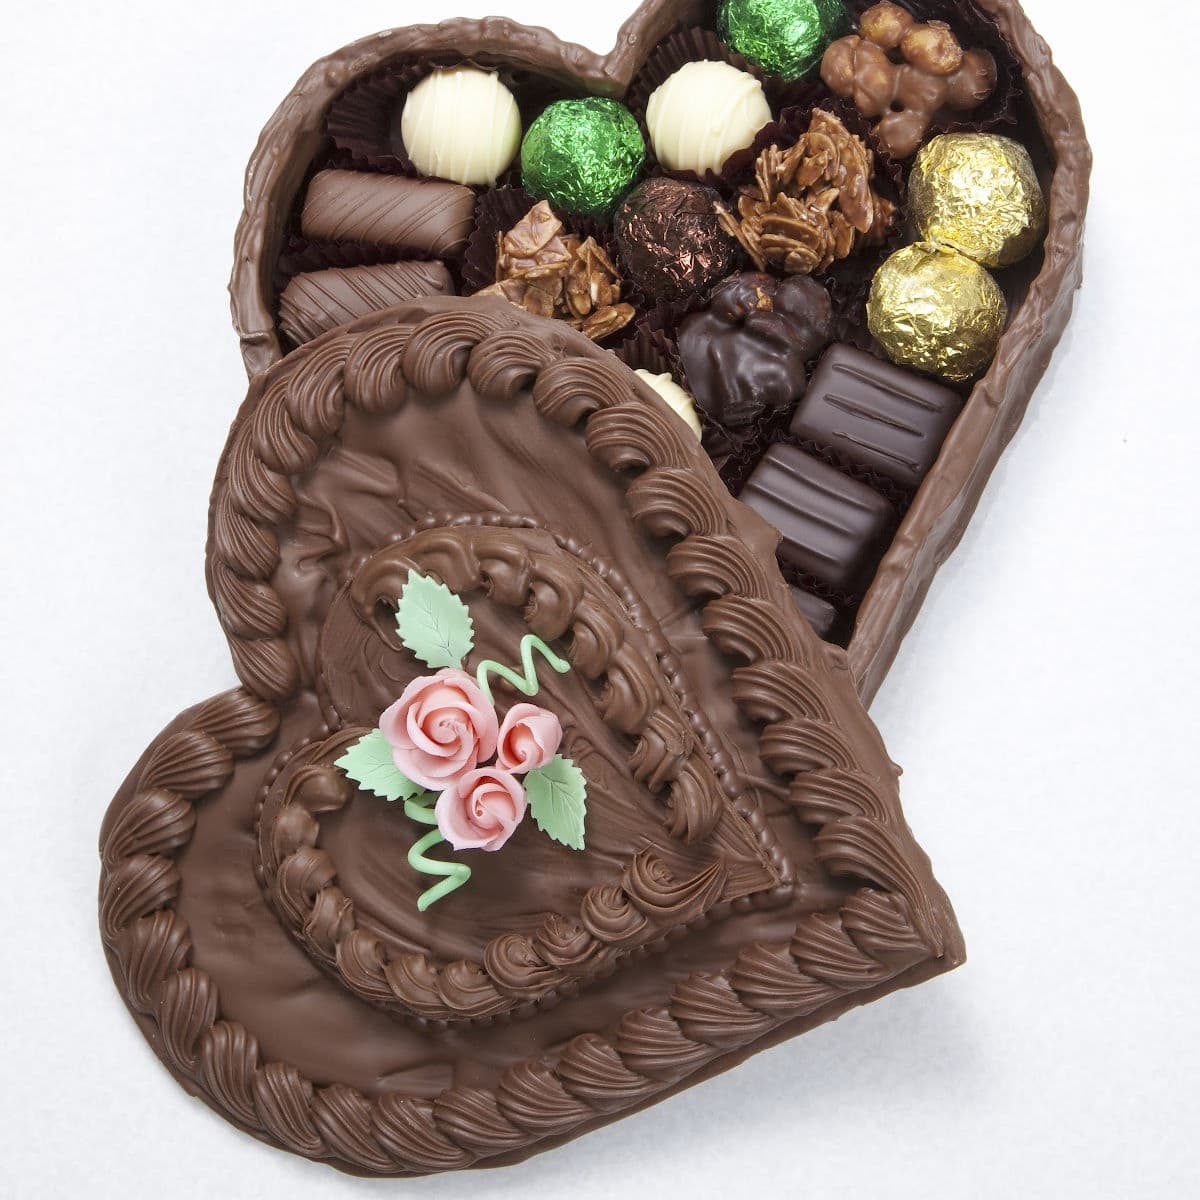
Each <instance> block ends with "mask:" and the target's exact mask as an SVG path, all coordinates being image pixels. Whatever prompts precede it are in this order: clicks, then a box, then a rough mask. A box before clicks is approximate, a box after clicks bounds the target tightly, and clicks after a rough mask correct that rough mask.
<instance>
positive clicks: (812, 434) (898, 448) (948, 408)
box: [792, 345, 963, 489]
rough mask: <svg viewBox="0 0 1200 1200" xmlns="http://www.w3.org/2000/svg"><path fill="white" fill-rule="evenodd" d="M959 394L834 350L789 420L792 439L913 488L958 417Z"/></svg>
mask: <svg viewBox="0 0 1200 1200" xmlns="http://www.w3.org/2000/svg"><path fill="white" fill-rule="evenodd" d="M962 406H963V400H962V397H961V396H959V395H958V393H957V392H953V391H951V390H950V389H949V388H948V387H943V386H942V384H940V383H935V382H934V381H933V380H932V379H926V378H924V377H923V376H920V375H914V374H912V373H911V372H909V371H905V370H903V369H902V368H900V367H894V366H892V364H891V363H886V362H881V361H880V360H879V359H878V358H875V357H874V356H873V355H871V354H867V353H865V352H864V351H862V350H858V349H856V348H855V347H853V346H844V345H838V346H831V347H830V348H829V349H828V350H827V351H826V352H825V354H824V356H823V357H822V358H821V361H820V362H819V363H818V364H817V369H816V370H815V371H814V372H813V377H812V382H811V383H810V384H809V385H808V391H806V392H805V394H804V398H803V399H802V400H801V401H800V404H799V406H798V407H797V409H796V414H795V416H794V417H793V418H792V432H793V433H794V434H795V435H796V436H797V437H801V438H805V439H806V440H808V441H811V442H815V443H816V444H817V445H818V446H822V447H824V448H825V449H827V450H830V451H832V452H833V453H834V454H836V455H837V456H838V457H839V458H840V459H841V460H842V461H844V462H847V463H853V464H857V465H858V466H863V467H866V468H868V469H869V470H872V471H875V472H877V473H878V474H880V475H883V476H886V477H887V478H888V479H891V480H893V481H894V482H896V483H898V484H899V485H900V486H901V487H904V488H912V489H916V488H917V487H919V486H920V484H921V481H922V480H923V479H924V478H925V476H926V475H927V474H928V472H929V470H930V468H931V467H932V466H933V464H934V462H936V461H937V456H938V454H939V453H940V452H941V449H942V443H943V442H944V441H945V440H946V434H947V433H949V432H950V426H951V425H953V424H954V421H955V419H956V418H957V416H958V414H959V412H961V411H962Z"/></svg>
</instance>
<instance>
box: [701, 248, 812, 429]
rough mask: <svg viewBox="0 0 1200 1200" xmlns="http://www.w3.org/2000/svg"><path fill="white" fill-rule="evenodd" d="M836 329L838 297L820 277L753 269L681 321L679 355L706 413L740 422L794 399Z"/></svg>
mask: <svg viewBox="0 0 1200 1200" xmlns="http://www.w3.org/2000/svg"><path fill="white" fill-rule="evenodd" d="M832 336H833V303H832V301H831V300H830V298H829V293H828V292H827V291H826V290H825V289H824V288H823V287H822V286H821V285H820V284H819V283H817V282H816V280H813V279H808V278H805V277H804V276H793V277H791V278H788V279H777V278H776V277H775V276H774V275H767V274H764V273H761V272H759V273H754V272H751V273H748V274H744V275H734V276H733V277H732V278H730V279H727V280H726V281H725V282H724V283H722V284H721V286H720V287H718V288H717V290H716V291H715V292H714V293H713V295H712V299H711V300H710V302H709V304H708V306H707V308H705V309H704V310H703V311H702V312H698V313H693V314H692V315H691V316H689V317H688V318H687V319H686V320H684V321H683V322H682V323H681V324H680V326H679V334H678V347H679V361H680V364H681V365H682V367H683V370H684V372H685V373H686V375H687V379H688V381H689V383H690V384H691V387H692V390H693V393H694V394H695V397H696V403H697V404H698V405H699V406H700V408H701V409H702V410H703V412H704V413H705V415H706V416H708V417H709V418H710V420H712V421H714V422H716V424H718V425H720V426H723V427H724V428H725V429H742V428H744V427H746V426H749V425H752V424H754V423H755V422H757V421H759V420H761V419H762V418H763V417H764V416H767V417H769V416H774V415H777V414H779V413H782V412H786V411H787V410H789V409H790V408H791V407H792V405H794V404H795V403H796V401H797V400H798V399H799V398H800V397H801V396H802V395H803V394H804V385H805V383H806V382H807V380H808V375H807V373H806V366H805V364H807V363H808V362H809V361H810V360H811V359H813V358H814V357H815V356H816V355H817V354H819V353H820V352H821V350H822V349H823V348H824V347H825V346H827V345H828V344H829V339H830V338H831V337H832Z"/></svg>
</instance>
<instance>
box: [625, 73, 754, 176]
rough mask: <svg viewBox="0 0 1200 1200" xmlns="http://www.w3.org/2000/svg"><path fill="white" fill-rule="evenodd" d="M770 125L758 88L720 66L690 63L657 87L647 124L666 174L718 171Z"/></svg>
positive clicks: (750, 77) (751, 78) (750, 79)
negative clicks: (730, 157)
mask: <svg viewBox="0 0 1200 1200" xmlns="http://www.w3.org/2000/svg"><path fill="white" fill-rule="evenodd" d="M770 121H771V106H770V105H769V104H768V103H767V98H766V96H765V95H764V94H763V90H762V84H761V83H759V82H758V80H757V79H755V78H754V76H753V75H748V74H747V73H746V72H745V71H739V70H738V69H737V67H732V66H730V65H729V63H724V62H708V61H700V62H690V63H686V64H685V65H684V66H682V67H680V68H679V70H678V71H676V72H675V74H674V75H672V76H671V77H670V78H669V79H668V80H667V81H666V82H665V83H663V84H662V85H661V86H660V87H658V88H657V89H656V90H655V92H654V94H653V95H652V96H651V97H650V103H649V104H648V105H647V106H646V125H647V127H648V128H649V130H650V142H651V144H652V145H653V146H654V153H655V154H656V155H657V156H658V161H659V162H660V163H662V165H663V166H664V167H666V168H667V170H668V171H695V172H696V174H697V175H703V174H704V172H705V171H714V172H715V171H720V169H721V166H722V165H723V164H724V162H725V160H726V159H727V158H728V157H729V156H730V155H731V154H733V153H735V152H736V151H738V150H745V149H746V147H747V146H749V145H751V144H752V143H753V141H754V136H755V134H757V133H758V131H759V130H760V129H761V128H762V127H763V126H764V125H767V124H769V123H770Z"/></svg>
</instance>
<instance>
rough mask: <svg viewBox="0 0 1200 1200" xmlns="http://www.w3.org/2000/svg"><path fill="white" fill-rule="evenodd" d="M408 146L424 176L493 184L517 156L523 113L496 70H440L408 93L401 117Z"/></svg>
mask: <svg viewBox="0 0 1200 1200" xmlns="http://www.w3.org/2000/svg"><path fill="white" fill-rule="evenodd" d="M400 133H401V135H402V136H403V138H404V149H405V150H406V151H407V152H408V156H409V158H411V159H412V161H413V165H414V166H415V167H416V168H417V170H418V171H420V173H421V174H422V175H432V176H435V177H436V178H438V179H452V180H453V181H454V182H455V183H465V184H478V185H483V184H485V185H489V186H490V185H492V184H494V183H495V182H496V179H497V178H498V177H499V175H500V174H501V172H502V171H504V169H505V168H506V167H507V166H508V165H509V164H510V163H511V162H512V160H513V159H514V158H515V157H516V154H517V148H518V147H519V146H520V144H521V114H520V112H519V111H518V110H517V102H516V100H514V99H513V94H512V92H510V91H509V90H508V88H506V87H505V86H504V84H502V83H501V82H500V79H499V77H498V76H497V75H495V74H494V73H493V72H491V71H480V70H479V69H478V68H476V67H455V68H453V69H451V70H444V71H434V73H433V74H432V75H428V76H426V77H425V78H424V79H422V80H421V82H420V83H418V84H417V86H416V87H415V88H413V90H412V91H411V92H410V93H409V94H408V99H407V100H406V101H405V102H404V113H403V115H402V116H401V118H400Z"/></svg>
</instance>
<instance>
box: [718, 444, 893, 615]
mask: <svg viewBox="0 0 1200 1200" xmlns="http://www.w3.org/2000/svg"><path fill="white" fill-rule="evenodd" d="M740 499H741V500H742V501H743V502H744V503H746V504H748V505H750V507H751V508H753V509H755V510H756V511H757V512H758V513H759V514H760V515H761V516H763V517H765V518H766V519H767V520H768V521H770V523H771V524H772V525H774V526H775V528H776V529H778V530H779V532H780V534H781V535H782V540H781V541H780V543H779V557H780V559H781V561H782V562H784V563H786V564H787V565H788V566H790V567H793V568H795V569H796V570H797V571H800V572H802V573H803V574H805V575H808V576H810V577H811V578H813V579H815V580H817V581H818V582H819V583H823V584H825V586H826V587H830V588H833V590H834V591H837V592H841V593H843V594H844V595H851V594H855V593H858V592H861V591H864V590H865V589H866V587H867V585H868V584H869V583H870V582H871V577H872V576H873V575H874V573H875V567H876V566H877V565H878V563H879V560H880V558H881V557H882V556H883V552H884V551H885V550H886V549H887V547H888V544H889V543H890V542H891V540H892V534H893V533H895V531H896V526H897V524H898V518H897V515H896V511H895V509H893V508H892V506H891V504H889V503H888V501H887V500H885V499H884V498H883V497H882V496H881V495H879V493H878V492H874V491H872V490H871V489H870V488H869V487H867V485H866V484H865V483H859V482H858V480H856V479H851V478H849V476H847V475H843V474H842V473H841V472H840V471H838V470H837V469H836V468H834V467H831V466H829V465H828V463H823V462H821V461H820V460H819V459H816V458H813V457H812V456H811V455H809V454H805V453H804V451H803V450H798V449H796V447H794V446H784V445H778V446H772V447H771V449H770V450H768V451H767V453H766V455H765V456H764V457H763V460H762V461H761V462H760V463H759V464H758V466H757V467H755V468H754V472H753V473H752V474H751V476H750V478H749V479H748V480H747V481H746V486H745V487H744V488H743V489H742V494H741V497H740Z"/></svg>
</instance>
